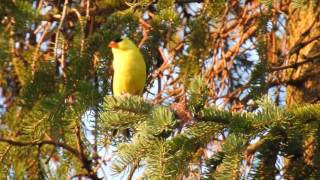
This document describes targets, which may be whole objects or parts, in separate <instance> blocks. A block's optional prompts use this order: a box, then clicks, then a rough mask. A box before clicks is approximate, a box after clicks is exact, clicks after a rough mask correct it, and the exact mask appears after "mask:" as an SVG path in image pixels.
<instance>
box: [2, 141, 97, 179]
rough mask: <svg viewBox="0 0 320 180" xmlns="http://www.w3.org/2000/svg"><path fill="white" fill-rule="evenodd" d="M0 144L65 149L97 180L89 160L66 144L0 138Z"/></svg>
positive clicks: (89, 175)
mask: <svg viewBox="0 0 320 180" xmlns="http://www.w3.org/2000/svg"><path fill="white" fill-rule="evenodd" d="M0 142H4V143H8V144H10V145H13V146H20V147H21V146H43V145H53V146H55V147H61V148H63V149H65V150H66V151H68V152H70V153H71V154H73V155H74V156H75V157H77V158H78V159H79V160H80V161H81V163H82V165H83V168H85V169H86V170H87V172H88V174H87V176H88V177H90V178H92V179H94V180H99V178H98V177H97V175H96V174H95V173H94V172H93V170H92V167H91V160H89V159H87V158H86V157H82V155H81V153H80V152H79V151H78V150H77V149H75V148H72V147H71V146H69V145H68V144H65V143H62V142H57V141H55V140H52V139H51V140H40V141H29V142H26V141H15V140H11V139H5V138H2V137H0Z"/></svg>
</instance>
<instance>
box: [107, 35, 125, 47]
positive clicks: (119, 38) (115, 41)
mask: <svg viewBox="0 0 320 180" xmlns="http://www.w3.org/2000/svg"><path fill="white" fill-rule="evenodd" d="M122 40H123V38H122V37H121V36H118V37H116V38H115V39H113V40H112V41H111V42H110V43H109V45H108V46H109V47H110V48H116V47H117V46H118V43H119V42H121V41H122Z"/></svg>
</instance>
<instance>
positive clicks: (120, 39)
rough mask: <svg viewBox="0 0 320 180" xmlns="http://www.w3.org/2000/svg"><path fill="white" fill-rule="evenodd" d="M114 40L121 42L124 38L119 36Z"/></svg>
mask: <svg viewBox="0 0 320 180" xmlns="http://www.w3.org/2000/svg"><path fill="white" fill-rule="evenodd" d="M113 41H114V42H117V43H118V42H121V41H122V38H121V37H119V38H116V39H115V40H113Z"/></svg>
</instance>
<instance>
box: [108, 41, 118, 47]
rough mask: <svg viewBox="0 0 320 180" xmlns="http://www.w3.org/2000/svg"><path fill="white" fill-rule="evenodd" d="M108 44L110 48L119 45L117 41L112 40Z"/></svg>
mask: <svg viewBox="0 0 320 180" xmlns="http://www.w3.org/2000/svg"><path fill="white" fill-rule="evenodd" d="M108 46H109V47H110V48H116V47H118V44H117V43H116V42H115V41H111V42H110V43H109V45H108Z"/></svg>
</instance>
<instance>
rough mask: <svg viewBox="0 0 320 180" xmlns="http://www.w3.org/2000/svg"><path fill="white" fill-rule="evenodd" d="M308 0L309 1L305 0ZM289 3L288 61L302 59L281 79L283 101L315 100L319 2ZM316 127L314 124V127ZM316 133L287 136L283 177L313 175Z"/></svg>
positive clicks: (319, 75) (319, 88) (319, 73)
mask: <svg viewBox="0 0 320 180" xmlns="http://www.w3.org/2000/svg"><path fill="white" fill-rule="evenodd" d="M307 2H310V1H307ZM290 6H291V7H289V20H288V33H289V36H288V49H289V52H288V53H289V62H288V64H295V63H297V62H305V63H303V64H302V65H299V66H296V67H297V68H293V69H288V70H286V72H285V73H284V80H286V81H287V82H288V85H287V91H286V93H287V94H286V104H287V106H288V108H290V106H292V105H295V104H301V103H316V102H318V101H319V100H320V99H319V98H320V40H319V39H320V23H319V22H320V20H319V11H320V8H319V4H317V5H315V4H313V5H312V3H309V6H308V7H304V8H296V7H294V5H292V3H291V5H290ZM315 128H316V127H315ZM316 136H317V135H316V133H313V134H311V133H310V134H308V135H305V134H304V135H301V136H299V137H289V138H288V142H287V143H288V144H292V145H294V146H296V147H297V148H295V150H292V149H291V150H288V152H287V155H286V159H285V168H286V179H297V178H306V177H308V176H309V177H310V176H315V174H314V172H316V171H315V170H316V169H317V167H318V163H316V162H318V161H317V160H316V158H315V156H314V155H315V152H317V151H319V150H318V147H319V145H318V144H317V143H318V142H317V141H316Z"/></svg>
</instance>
